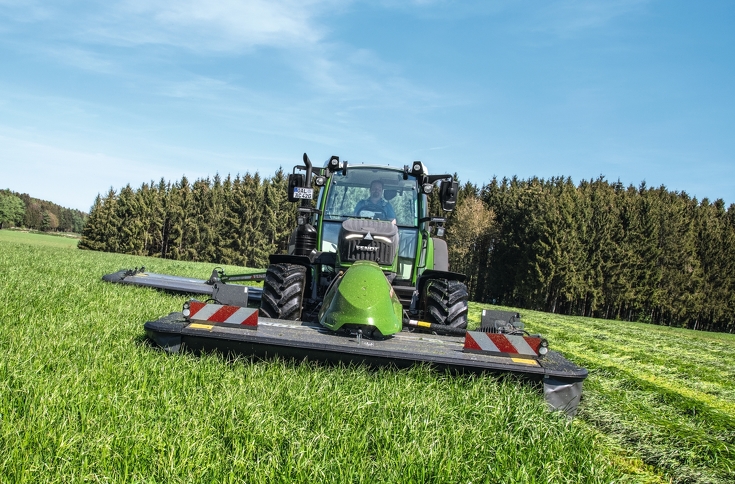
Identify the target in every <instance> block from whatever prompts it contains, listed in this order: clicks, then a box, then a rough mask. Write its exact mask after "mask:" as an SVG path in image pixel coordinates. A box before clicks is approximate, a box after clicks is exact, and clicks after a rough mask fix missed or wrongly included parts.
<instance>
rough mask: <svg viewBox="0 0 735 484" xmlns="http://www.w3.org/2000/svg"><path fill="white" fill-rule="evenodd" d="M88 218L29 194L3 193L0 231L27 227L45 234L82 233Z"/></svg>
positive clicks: (0, 204)
mask: <svg viewBox="0 0 735 484" xmlns="http://www.w3.org/2000/svg"><path fill="white" fill-rule="evenodd" d="M86 217H87V214H86V213H84V212H82V211H81V210H75V209H71V208H65V207H62V206H60V205H57V204H55V203H52V202H49V201H46V200H39V199H38V198H33V197H31V196H30V195H28V194H27V193H16V192H13V191H10V190H0V229H3V228H8V227H23V228H26V229H31V230H40V231H44V232H52V231H53V232H74V233H77V234H78V233H81V231H82V228H83V227H84V222H85V219H86Z"/></svg>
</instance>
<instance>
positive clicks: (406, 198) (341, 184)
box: [323, 167, 418, 227]
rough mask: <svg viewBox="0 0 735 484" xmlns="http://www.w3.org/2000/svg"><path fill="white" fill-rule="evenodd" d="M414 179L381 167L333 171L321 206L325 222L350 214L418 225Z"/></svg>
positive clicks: (345, 217) (340, 219)
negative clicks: (405, 177)
mask: <svg viewBox="0 0 735 484" xmlns="http://www.w3.org/2000/svg"><path fill="white" fill-rule="evenodd" d="M416 198H417V193H416V178H415V177H412V176H409V177H408V179H407V180H404V179H403V172H400V171H393V170H385V169H381V168H369V167H364V168H363V167H350V168H349V169H348V170H347V175H343V174H342V173H335V174H334V175H332V180H331V183H330V187H329V193H328V195H327V200H326V203H325V207H324V209H323V213H324V220H325V221H343V220H347V218H352V217H358V216H359V217H369V218H376V219H380V220H393V219H395V221H396V224H398V225H399V226H401V227H417V226H418V213H417V203H416Z"/></svg>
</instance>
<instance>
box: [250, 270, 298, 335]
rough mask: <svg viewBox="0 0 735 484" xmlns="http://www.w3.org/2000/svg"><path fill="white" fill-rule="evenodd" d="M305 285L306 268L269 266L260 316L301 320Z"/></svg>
mask: <svg viewBox="0 0 735 484" xmlns="http://www.w3.org/2000/svg"><path fill="white" fill-rule="evenodd" d="M305 285H306V267H304V266H300V265H296V264H271V265H269V266H268V270H267V272H266V275H265V282H264V283H263V296H262V299H261V300H260V315H261V316H263V317H265V318H273V319H288V320H291V321H296V320H298V319H300V318H301V306H302V304H303V299H304V286H305Z"/></svg>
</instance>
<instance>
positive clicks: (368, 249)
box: [355, 245, 380, 252]
mask: <svg viewBox="0 0 735 484" xmlns="http://www.w3.org/2000/svg"><path fill="white" fill-rule="evenodd" d="M355 249H357V250H364V251H365V252H377V251H378V250H379V249H380V247H372V246H369V245H356V246H355Z"/></svg>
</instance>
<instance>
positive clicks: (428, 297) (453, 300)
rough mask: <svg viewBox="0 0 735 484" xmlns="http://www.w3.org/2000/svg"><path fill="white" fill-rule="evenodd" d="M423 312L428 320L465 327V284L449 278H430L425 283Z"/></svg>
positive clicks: (466, 295)
mask: <svg viewBox="0 0 735 484" xmlns="http://www.w3.org/2000/svg"><path fill="white" fill-rule="evenodd" d="M424 297H425V301H426V306H425V308H426V309H425V313H424V317H426V318H427V319H428V320H429V322H432V323H436V324H442V325H446V326H451V327H452V328H462V329H464V328H466V327H467V299H469V294H468V293H467V286H465V285H464V283H462V282H459V281H452V280H449V279H432V280H430V281H429V282H427V283H426V289H425V296H424Z"/></svg>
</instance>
